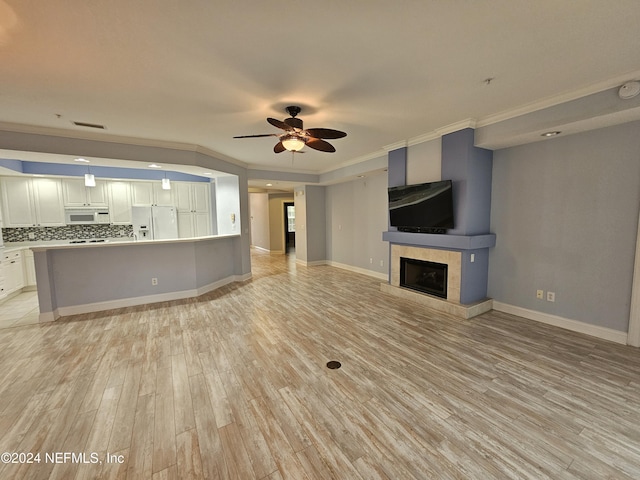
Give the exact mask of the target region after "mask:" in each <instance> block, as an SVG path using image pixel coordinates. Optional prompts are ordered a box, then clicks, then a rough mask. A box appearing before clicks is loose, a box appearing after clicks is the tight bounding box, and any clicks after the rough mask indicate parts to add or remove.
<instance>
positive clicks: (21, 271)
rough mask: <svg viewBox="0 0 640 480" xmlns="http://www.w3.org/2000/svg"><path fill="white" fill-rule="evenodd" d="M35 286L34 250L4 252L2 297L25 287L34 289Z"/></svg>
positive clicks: (0, 271) (0, 272)
mask: <svg viewBox="0 0 640 480" xmlns="http://www.w3.org/2000/svg"><path fill="white" fill-rule="evenodd" d="M35 286H36V268H35V262H34V260H33V252H32V251H31V250H30V249H28V248H26V249H20V250H11V251H10V252H7V253H4V254H3V255H2V264H1V265H0V299H3V298H4V297H6V296H7V295H11V294H12V293H14V292H17V291H19V290H22V289H23V288H29V289H30V290H33V289H34V288H35Z"/></svg>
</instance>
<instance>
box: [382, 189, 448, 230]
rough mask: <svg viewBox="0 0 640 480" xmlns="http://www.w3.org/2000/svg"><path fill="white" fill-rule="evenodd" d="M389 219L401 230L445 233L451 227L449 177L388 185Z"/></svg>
mask: <svg viewBox="0 0 640 480" xmlns="http://www.w3.org/2000/svg"><path fill="white" fill-rule="evenodd" d="M389 219H390V223H391V226H393V227H397V228H398V230H399V231H401V232H416V233H446V231H447V229H448V228H453V189H452V184H451V180H442V181H439V182H429V183H420V184H417V185H404V186H402V187H389Z"/></svg>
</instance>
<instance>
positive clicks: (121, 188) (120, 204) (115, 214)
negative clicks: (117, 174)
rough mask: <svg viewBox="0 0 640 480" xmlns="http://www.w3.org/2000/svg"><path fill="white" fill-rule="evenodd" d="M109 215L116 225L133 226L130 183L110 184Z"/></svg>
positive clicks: (114, 182) (116, 182) (113, 182)
mask: <svg viewBox="0 0 640 480" xmlns="http://www.w3.org/2000/svg"><path fill="white" fill-rule="evenodd" d="M109 213H110V215H111V223H113V224H114V225H130V224H131V184H130V182H118V181H112V182H109Z"/></svg>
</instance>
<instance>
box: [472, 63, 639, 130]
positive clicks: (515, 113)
mask: <svg viewBox="0 0 640 480" xmlns="http://www.w3.org/2000/svg"><path fill="white" fill-rule="evenodd" d="M638 79H640V70H633V71H631V72H627V73H625V74H623V75H618V76H616V77H613V78H609V79H607V80H604V81H602V82H598V83H594V84H591V85H588V86H586V87H583V88H579V89H577V90H572V91H570V92H566V93H562V94H560V95H554V96H552V97H547V98H545V99H542V100H537V101H535V102H531V103H527V104H525V105H522V106H521V107H518V108H512V109H510V110H505V111H503V112H500V113H496V114H493V115H488V116H486V117H483V118H481V119H480V120H478V122H477V127H478V128H479V127H486V126H487V125H492V124H494V123H499V122H503V121H505V120H510V119H512V118H515V117H519V116H521V115H526V114H528V113H533V112H536V111H538V110H543V109H545V108H549V107H555V106H556V105H560V104H563V103H567V102H571V101H573V100H577V99H579V98H583V97H587V96H589V95H593V94H595V93H600V92H602V91H604V90H608V89H610V88H615V87H620V86H621V85H623V84H624V83H626V82H629V81H631V80H638Z"/></svg>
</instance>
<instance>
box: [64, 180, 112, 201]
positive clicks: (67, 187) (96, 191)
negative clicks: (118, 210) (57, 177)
mask: <svg viewBox="0 0 640 480" xmlns="http://www.w3.org/2000/svg"><path fill="white" fill-rule="evenodd" d="M62 193H63V197H64V205H65V207H108V206H109V199H108V195H107V182H105V181H104V180H96V186H95V187H85V185H84V179H83V178H65V179H64V180H62Z"/></svg>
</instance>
